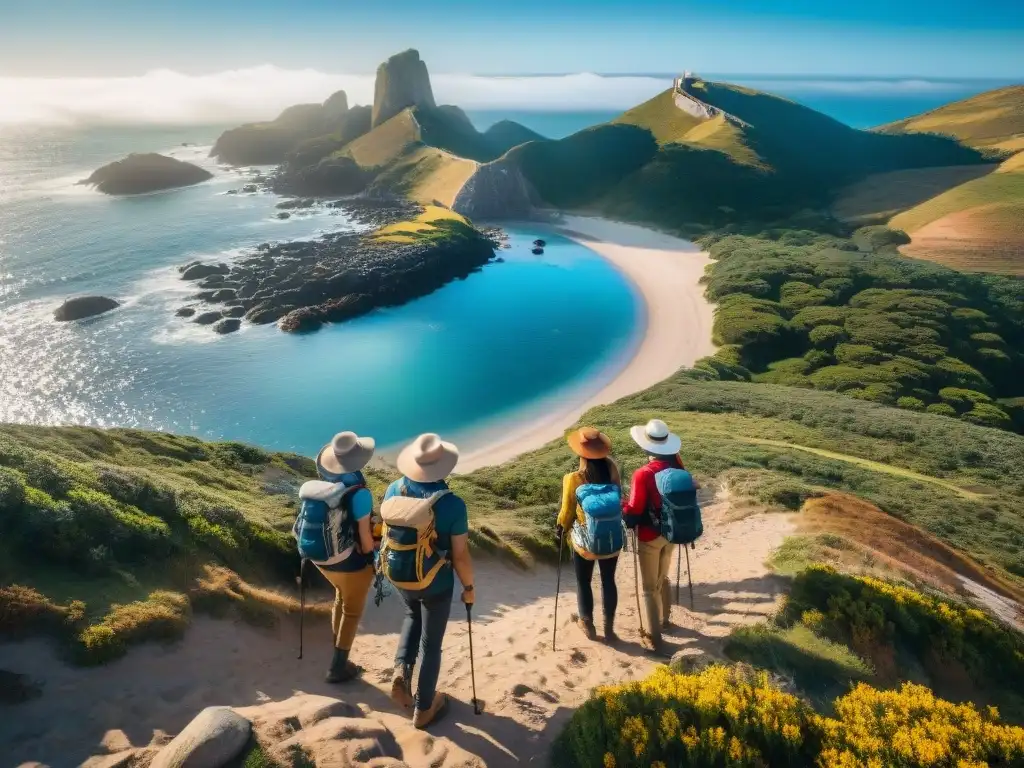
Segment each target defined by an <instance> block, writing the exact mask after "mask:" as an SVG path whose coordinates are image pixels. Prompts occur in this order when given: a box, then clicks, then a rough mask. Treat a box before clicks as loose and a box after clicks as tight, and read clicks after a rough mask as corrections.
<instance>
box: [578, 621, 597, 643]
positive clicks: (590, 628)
mask: <svg viewBox="0 0 1024 768" xmlns="http://www.w3.org/2000/svg"><path fill="white" fill-rule="evenodd" d="M576 626H577V627H579V628H580V630H582V632H583V634H584V635H586V636H587V640H596V639H597V628H596V627H594V622H593V621H587V620H586V619H584V618H582V617H578V618H577V619H576Z"/></svg>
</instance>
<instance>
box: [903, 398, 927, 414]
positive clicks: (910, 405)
mask: <svg viewBox="0 0 1024 768" xmlns="http://www.w3.org/2000/svg"><path fill="white" fill-rule="evenodd" d="M896 407H897V408H906V409H907V410H908V411H923V410H924V401H923V400H918V399H917V398H916V397H910V396H904V397H901V398H899V399H897V400H896Z"/></svg>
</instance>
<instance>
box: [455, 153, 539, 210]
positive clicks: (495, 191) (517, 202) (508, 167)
mask: <svg viewBox="0 0 1024 768" xmlns="http://www.w3.org/2000/svg"><path fill="white" fill-rule="evenodd" d="M538 203H539V198H538V196H537V193H536V192H535V191H534V189H533V186H532V185H531V184H530V182H529V181H527V179H526V177H525V176H524V175H523V172H522V171H521V170H520V169H519V165H518V163H516V162H515V161H514V160H510V159H508V158H500V159H498V160H495V161H493V162H490V163H484V164H483V165H481V166H480V167H478V168H477V169H476V170H475V171H474V172H473V175H472V176H470V177H469V179H467V180H466V183H465V184H463V185H462V189H460V190H459V192H458V194H456V195H455V200H454V201H453V203H452V210H454V211H457V212H458V213H461V214H462V215H463V216H468V217H470V218H472V219H489V220H495V219H522V218H530V217H531V216H532V215H533V213H534V209H535V207H536V206H537V204H538Z"/></svg>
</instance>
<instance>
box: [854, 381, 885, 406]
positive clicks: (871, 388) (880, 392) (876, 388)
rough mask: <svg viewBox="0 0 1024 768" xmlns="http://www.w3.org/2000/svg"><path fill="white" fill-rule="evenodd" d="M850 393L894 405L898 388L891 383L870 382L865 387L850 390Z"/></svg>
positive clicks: (875, 401)
mask: <svg viewBox="0 0 1024 768" xmlns="http://www.w3.org/2000/svg"><path fill="white" fill-rule="evenodd" d="M849 395H850V396H851V397H856V398H857V399H859V400H868V401H870V402H872V403H885V404H886V405H892V404H893V403H895V402H896V388H895V387H893V386H892V385H891V384H868V385H867V386H866V387H864V388H863V389H856V390H850V392H849Z"/></svg>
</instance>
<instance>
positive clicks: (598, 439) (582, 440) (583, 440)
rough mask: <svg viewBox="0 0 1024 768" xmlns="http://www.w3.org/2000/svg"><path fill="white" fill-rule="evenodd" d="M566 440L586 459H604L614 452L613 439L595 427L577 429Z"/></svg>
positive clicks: (574, 450)
mask: <svg viewBox="0 0 1024 768" xmlns="http://www.w3.org/2000/svg"><path fill="white" fill-rule="evenodd" d="M565 441H566V442H567V443H569V447H570V448H572V452H573V453H575V454H576V455H577V456H582V457H583V458H584V459H604V458H607V457H608V454H609V453H611V452H612V441H611V439H609V437H608V435H606V434H605V433H604V432H600V431H599V430H596V429H594V428H593V427H583V428H582V429H577V430H576V431H575V432H573V433H571V434H570V435H569V436H568V437H567V438H565Z"/></svg>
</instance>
